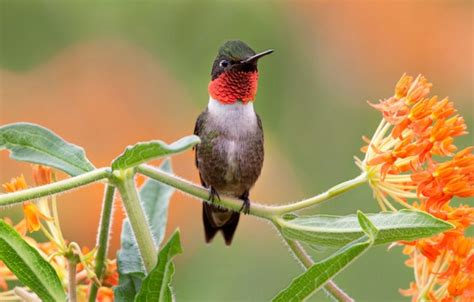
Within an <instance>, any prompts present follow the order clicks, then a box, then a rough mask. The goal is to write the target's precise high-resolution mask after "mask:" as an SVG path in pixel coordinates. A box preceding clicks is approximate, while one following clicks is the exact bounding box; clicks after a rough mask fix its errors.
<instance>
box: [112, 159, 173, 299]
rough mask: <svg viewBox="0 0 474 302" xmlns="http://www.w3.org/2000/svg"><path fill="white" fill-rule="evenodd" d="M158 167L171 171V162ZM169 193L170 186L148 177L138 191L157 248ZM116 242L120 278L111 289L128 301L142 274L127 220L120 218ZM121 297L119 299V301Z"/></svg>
mask: <svg viewBox="0 0 474 302" xmlns="http://www.w3.org/2000/svg"><path fill="white" fill-rule="evenodd" d="M160 169H162V170H163V171H165V172H168V173H172V172H173V170H172V168H171V161H170V160H166V161H164V162H163V164H162V165H161V166H160ZM173 192H174V189H173V188H172V187H170V186H167V185H164V184H162V183H159V182H157V181H155V180H153V179H148V180H147V181H146V182H145V183H144V185H143V187H142V188H141V190H140V192H139V195H140V201H141V204H142V207H143V210H144V211H145V215H146V216H147V220H148V223H149V227H150V229H151V233H152V235H153V239H154V241H155V245H156V246H157V247H158V246H159V245H160V244H161V241H162V240H163V237H164V234H165V230H166V223H167V219H168V205H169V201H170V198H171V196H172V195H173ZM120 241H121V243H120V245H121V247H120V250H119V251H118V253H117V262H118V269H119V273H120V278H119V286H118V287H116V288H115V294H116V295H118V296H117V297H119V300H118V301H130V297H132V299H131V300H133V297H134V296H135V294H136V292H137V291H138V289H139V288H140V286H141V282H142V279H143V276H145V268H144V266H143V262H142V259H141V257H140V251H139V250H138V246H137V242H136V239H135V236H134V235H133V231H132V227H131V225H130V222H129V221H128V219H124V221H123V226H122V234H121V239H120ZM125 293H126V294H127V295H125ZM121 298H123V300H120V299H121Z"/></svg>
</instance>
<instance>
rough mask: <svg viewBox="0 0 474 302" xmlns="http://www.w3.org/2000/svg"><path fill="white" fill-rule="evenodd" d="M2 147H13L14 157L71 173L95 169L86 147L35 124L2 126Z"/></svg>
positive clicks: (0, 128)
mask: <svg viewBox="0 0 474 302" xmlns="http://www.w3.org/2000/svg"><path fill="white" fill-rule="evenodd" d="M2 149H7V150H10V152H11V153H10V157H11V158H13V159H16V160H19V161H26V162H30V163H35V164H41V165H45V166H49V167H53V168H56V169H58V170H61V171H64V172H66V173H67V174H69V175H71V176H76V175H79V174H82V173H85V172H88V171H91V170H94V166H93V165H92V164H91V162H90V161H89V160H88V159H87V158H86V155H85V152H84V149H82V148H81V147H78V146H76V145H73V144H70V143H68V142H66V141H64V140H63V139H62V138H61V137H59V136H57V135H56V134H55V133H53V132H52V131H51V130H48V129H46V128H43V127H41V126H39V125H35V124H30V123H16V124H9V125H5V126H2V127H0V150H2Z"/></svg>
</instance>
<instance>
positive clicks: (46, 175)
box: [32, 165, 53, 186]
mask: <svg viewBox="0 0 474 302" xmlns="http://www.w3.org/2000/svg"><path fill="white" fill-rule="evenodd" d="M32 169H33V179H34V181H35V184H36V185H37V186H42V185H46V184H49V183H51V179H52V175H53V172H52V169H51V168H50V167H46V166H42V165H32Z"/></svg>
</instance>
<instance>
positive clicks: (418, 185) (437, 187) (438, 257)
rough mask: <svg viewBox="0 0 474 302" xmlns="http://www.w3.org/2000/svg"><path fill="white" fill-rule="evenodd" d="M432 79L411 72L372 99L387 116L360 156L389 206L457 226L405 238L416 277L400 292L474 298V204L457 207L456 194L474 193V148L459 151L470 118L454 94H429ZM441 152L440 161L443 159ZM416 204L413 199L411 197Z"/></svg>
mask: <svg viewBox="0 0 474 302" xmlns="http://www.w3.org/2000/svg"><path fill="white" fill-rule="evenodd" d="M431 86H432V85H431V83H429V82H428V81H427V80H426V79H425V78H424V77H423V76H421V75H420V76H418V77H417V78H416V79H413V78H412V77H410V76H406V75H403V76H402V78H401V79H400V81H399V82H398V84H397V85H396V88H395V94H394V96H392V97H390V98H388V99H386V100H382V101H380V102H379V103H378V104H370V105H371V106H373V107H374V108H376V109H377V110H379V111H380V112H381V113H382V116H383V119H382V121H381V123H380V125H379V127H378V128H377V130H376V131H375V133H374V135H373V136H372V138H371V139H370V140H369V139H365V141H366V142H367V143H368V145H367V146H365V147H363V149H362V150H363V152H365V158H364V159H363V160H359V159H357V160H356V163H357V165H358V166H359V167H360V168H361V169H362V170H363V171H364V172H365V173H367V178H368V181H369V184H370V186H371V187H372V189H373V192H374V196H375V198H376V200H377V201H378V203H379V205H380V207H381V208H382V210H387V209H391V210H394V211H396V208H395V207H394V206H393V205H392V204H391V201H395V202H397V203H399V204H401V205H402V206H404V207H410V208H415V209H418V210H422V211H426V212H428V213H430V214H432V215H434V216H436V217H438V218H440V219H443V220H446V221H448V222H450V223H452V224H453V225H454V226H455V229H453V230H449V231H447V232H445V233H442V234H438V235H436V236H433V237H431V238H425V239H421V240H417V241H414V242H399V243H398V244H402V245H404V246H405V247H404V249H403V253H404V254H405V255H408V257H409V259H408V260H407V261H406V262H405V263H406V265H407V266H409V267H412V268H413V271H414V275H415V282H412V283H410V288H409V289H407V290H400V293H401V294H402V295H405V296H411V297H412V301H445V302H447V301H474V249H473V246H474V239H473V238H469V237H466V236H465V231H466V229H467V228H468V227H469V226H471V225H472V224H473V223H474V208H472V207H470V206H468V205H459V206H457V207H452V206H451V205H450V204H449V202H450V201H451V200H452V199H453V198H454V197H458V198H467V197H473V196H474V154H473V150H474V147H468V148H466V149H464V150H461V151H459V152H457V153H455V152H456V150H457V147H456V146H455V145H454V138H455V137H457V136H460V135H464V134H466V133H467V132H466V124H465V122H464V119H463V118H462V117H461V116H460V115H458V114H457V113H456V109H455V108H454V104H453V103H452V102H450V101H449V100H448V99H447V98H444V99H442V100H438V98H437V97H436V96H435V97H428V94H429V92H430V88H431ZM435 158H436V160H435ZM411 199H412V200H414V202H410V200H411Z"/></svg>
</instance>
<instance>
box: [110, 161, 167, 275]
mask: <svg viewBox="0 0 474 302" xmlns="http://www.w3.org/2000/svg"><path fill="white" fill-rule="evenodd" d="M119 174H120V175H119V176H118V177H117V178H116V179H115V180H114V181H115V183H116V185H117V188H118V190H119V191H120V195H121V196H122V203H123V205H124V207H125V210H126V212H127V217H128V219H129V221H130V225H131V227H132V231H133V234H134V235H135V238H136V240H137V244H138V249H139V250H140V255H141V257H142V259H143V264H144V265H145V270H146V271H147V272H148V273H149V272H150V271H151V270H152V269H153V268H154V267H155V264H156V261H157V255H158V254H157V251H156V247H155V243H154V241H153V237H152V234H151V231H150V228H149V226H148V223H147V218H146V216H145V213H144V212H143V208H142V205H141V203H140V197H139V196H138V193H137V189H136V188H135V183H134V180H133V178H134V175H135V171H134V170H133V169H128V170H124V171H119Z"/></svg>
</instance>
